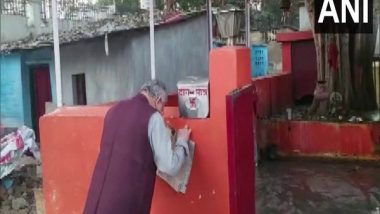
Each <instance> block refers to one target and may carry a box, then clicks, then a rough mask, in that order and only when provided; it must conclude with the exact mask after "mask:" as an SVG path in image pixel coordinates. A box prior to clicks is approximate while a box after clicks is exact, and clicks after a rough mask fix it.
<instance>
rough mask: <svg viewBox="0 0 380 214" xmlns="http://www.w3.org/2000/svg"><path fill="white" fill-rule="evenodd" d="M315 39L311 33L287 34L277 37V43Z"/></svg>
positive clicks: (279, 34) (280, 34)
mask: <svg viewBox="0 0 380 214" xmlns="http://www.w3.org/2000/svg"><path fill="white" fill-rule="evenodd" d="M313 39H314V37H313V32H311V31H298V32H286V33H278V34H277V35H276V40H277V42H294V41H302V40H313Z"/></svg>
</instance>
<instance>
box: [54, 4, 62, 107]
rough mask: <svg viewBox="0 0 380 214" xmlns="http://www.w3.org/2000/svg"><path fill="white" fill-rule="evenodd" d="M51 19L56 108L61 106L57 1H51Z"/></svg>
mask: <svg viewBox="0 0 380 214" xmlns="http://www.w3.org/2000/svg"><path fill="white" fill-rule="evenodd" d="M52 19H53V41H54V69H55V86H56V93H57V106H58V107H61V106H62V82H61V60H60V52H59V35H58V18H57V1H56V0H52Z"/></svg>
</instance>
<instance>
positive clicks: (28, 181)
mask: <svg viewBox="0 0 380 214" xmlns="http://www.w3.org/2000/svg"><path fill="white" fill-rule="evenodd" d="M37 166H39V165H36V164H30V165H26V166H24V167H23V168H21V169H18V170H15V171H13V172H12V173H11V174H10V175H8V176H7V177H6V179H10V180H12V181H13V186H12V187H10V188H9V189H6V188H4V186H2V185H0V213H4V214H5V213H6V214H24V213H25V214H37V211H36V205H35V204H36V199H35V190H38V189H40V188H41V186H42V178H41V177H38V176H37V173H36V170H37ZM4 179H5V178H3V179H2V180H4Z"/></svg>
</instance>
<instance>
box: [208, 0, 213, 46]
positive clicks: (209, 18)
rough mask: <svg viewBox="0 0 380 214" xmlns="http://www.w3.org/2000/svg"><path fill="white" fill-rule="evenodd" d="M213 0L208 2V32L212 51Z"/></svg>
mask: <svg viewBox="0 0 380 214" xmlns="http://www.w3.org/2000/svg"><path fill="white" fill-rule="evenodd" d="M211 4H212V2H211V0H208V1H207V10H208V13H207V14H208V28H209V29H208V30H209V31H208V32H209V42H210V44H209V46H210V50H211V49H212V46H213V41H212V40H213V36H212V7H211Z"/></svg>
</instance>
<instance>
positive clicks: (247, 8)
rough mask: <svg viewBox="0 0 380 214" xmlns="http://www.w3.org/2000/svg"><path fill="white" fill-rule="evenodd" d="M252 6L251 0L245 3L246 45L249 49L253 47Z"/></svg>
mask: <svg viewBox="0 0 380 214" xmlns="http://www.w3.org/2000/svg"><path fill="white" fill-rule="evenodd" d="M250 17H251V5H250V4H249V0H246V1H245V27H246V29H245V32H246V38H245V39H246V40H247V41H246V44H247V47H248V48H250V46H251V18H250Z"/></svg>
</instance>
